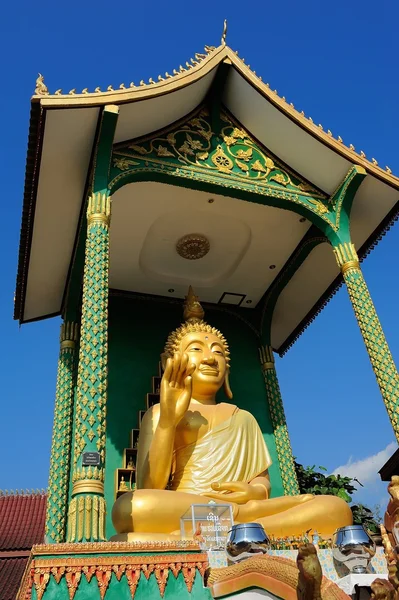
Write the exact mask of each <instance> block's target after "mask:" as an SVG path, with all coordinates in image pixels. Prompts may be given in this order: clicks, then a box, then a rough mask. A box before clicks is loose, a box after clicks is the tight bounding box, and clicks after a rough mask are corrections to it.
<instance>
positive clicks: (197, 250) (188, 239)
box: [176, 233, 210, 260]
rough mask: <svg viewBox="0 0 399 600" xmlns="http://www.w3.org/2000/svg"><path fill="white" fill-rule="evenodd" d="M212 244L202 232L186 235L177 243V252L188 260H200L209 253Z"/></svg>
mask: <svg viewBox="0 0 399 600" xmlns="http://www.w3.org/2000/svg"><path fill="white" fill-rule="evenodd" d="M209 249H210V244H209V240H208V238H206V237H205V236H204V235H201V234H200V233H189V234H188V235H184V236H183V237H182V238H180V240H179V241H178V242H177V244H176V250H177V253H178V254H179V255H180V256H181V257H182V258H186V259H187V260H198V259H199V258H203V257H204V256H205V255H206V254H208V252H209Z"/></svg>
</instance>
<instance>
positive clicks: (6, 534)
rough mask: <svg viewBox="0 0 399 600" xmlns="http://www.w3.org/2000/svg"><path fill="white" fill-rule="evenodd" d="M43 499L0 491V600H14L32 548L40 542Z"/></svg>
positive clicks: (41, 495)
mask: <svg viewBox="0 0 399 600" xmlns="http://www.w3.org/2000/svg"><path fill="white" fill-rule="evenodd" d="M46 501H47V496H46V493H45V492H43V491H40V492H31V493H29V492H20V493H18V492H17V493H14V492H11V493H10V494H9V493H8V492H7V493H4V492H2V491H0V600H15V597H16V595H17V591H18V588H19V585H20V583H21V579H22V575H23V573H24V571H25V567H26V565H27V562H28V557H29V554H30V550H31V548H32V546H33V545H34V544H41V543H43V540H44V525H45V514H46Z"/></svg>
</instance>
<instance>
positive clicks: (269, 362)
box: [259, 346, 275, 371]
mask: <svg viewBox="0 0 399 600" xmlns="http://www.w3.org/2000/svg"><path fill="white" fill-rule="evenodd" d="M259 358H260V363H261V365H262V369H263V370H264V371H266V370H267V369H274V368H275V366H274V355H273V349H272V348H271V346H261V347H260V348H259Z"/></svg>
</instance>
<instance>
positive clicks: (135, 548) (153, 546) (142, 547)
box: [32, 496, 206, 566]
mask: <svg viewBox="0 0 399 600" xmlns="http://www.w3.org/2000/svg"><path fill="white" fill-rule="evenodd" d="M95 498H97V500H98V497H97V496H94V499H95ZM144 551H146V552H160V551H162V552H182V551H194V552H200V546H199V543H198V542H196V541H195V540H176V541H167V542H154V541H149V542H83V543H81V544H77V543H65V544H38V545H35V546H33V548H32V555H33V556H34V557H36V556H43V555H46V554H49V555H51V556H55V555H60V556H62V555H65V558H60V559H51V560H53V562H54V560H55V561H57V560H58V562H54V565H55V566H62V565H65V564H67V563H66V562H65V560H66V559H67V560H68V561H71V560H75V561H76V564H83V563H82V561H81V559H78V558H76V559H73V558H70V557H71V555H72V556H74V555H77V554H94V555H96V554H115V553H116V554H120V553H123V552H128V553H130V552H144ZM178 556H180V555H176V556H175V558H176V560H177V561H179V560H181V557H180V558H179V559H178V558H177V557H178ZM186 556H187V557H189V556H191V555H189V554H187V555H186ZM108 558H109V560H110V564H113V562H112V561H114V560H115V559H113V558H112V557H108ZM131 558H134V557H131ZM172 558H173V557H171V556H168V559H170V560H171V561H172V562H173V560H172ZM37 560H46V559H37ZM90 560H92V561H93V562H95V561H96V559H95V557H92V559H90ZM140 560H141V559H140ZM187 560H188V558H187ZM193 560H202V561H203V560H206V554H198V555H197V554H195V555H193ZM46 564H47V563H46ZM68 564H69V563H68ZM73 564H75V563H73ZM84 564H86V563H84ZM87 564H90V563H87Z"/></svg>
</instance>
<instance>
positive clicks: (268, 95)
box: [32, 45, 399, 190]
mask: <svg viewBox="0 0 399 600" xmlns="http://www.w3.org/2000/svg"><path fill="white" fill-rule="evenodd" d="M222 62H229V63H231V65H232V66H233V67H234V68H235V69H236V70H237V71H238V72H239V74H240V75H241V76H242V77H243V78H244V79H245V80H246V81H247V82H248V84H250V85H251V86H252V87H254V88H255V89H256V90H257V91H258V93H259V94H261V95H262V96H263V97H264V98H265V99H266V100H267V101H268V102H270V103H271V104H273V105H274V106H275V107H276V108H278V110H279V111H280V112H282V113H283V114H284V115H285V116H286V117H287V118H289V119H290V120H291V121H293V122H294V123H295V124H297V125H298V126H299V127H301V128H302V129H303V130H305V131H306V132H307V133H308V134H309V135H311V136H312V137H314V138H316V139H317V140H318V141H319V142H320V143H322V144H323V145H325V146H327V147H328V148H329V149H331V150H333V151H334V152H336V153H337V154H339V155H340V156H342V157H343V158H345V159H346V160H348V161H350V162H351V163H356V164H358V165H361V166H362V167H364V168H365V169H366V171H367V173H369V174H370V175H373V176H374V177H376V178H377V179H379V180H380V181H383V182H384V183H386V184H387V185H389V186H391V187H393V188H395V189H397V190H399V178H398V177H396V176H395V175H393V174H392V173H391V171H390V169H389V168H388V167H386V169H385V170H384V169H383V168H382V167H380V166H378V163H377V161H376V160H375V159H372V160H371V161H370V160H368V159H367V158H366V156H365V155H364V153H363V152H361V153H360V154H359V153H357V152H356V151H355V149H354V148H353V146H352V145H351V146H346V145H345V144H344V143H343V141H342V139H341V138H340V137H338V138H337V139H336V138H334V136H333V135H332V133H331V131H330V130H327V132H325V131H324V130H323V129H322V128H321V126H320V125H315V123H313V121H312V119H311V118H310V117H309V118H307V117H306V116H305V114H304V113H303V112H302V113H300V112H299V111H297V110H296V109H295V107H294V105H293V104H289V103H288V102H286V100H285V98H284V97H280V96H279V95H278V94H277V93H276V91H273V90H271V89H270V87H269V85H268V84H265V83H263V81H262V79H261V78H260V77H259V76H257V75H256V73H255V72H254V71H252V70H251V69H250V67H249V65H246V64H245V62H244V60H243V59H241V58H240V57H239V56H238V54H237V53H236V52H234V51H233V50H232V49H231V48H229V47H228V46H226V45H221V46H219V47H217V48H213V49H212V48H207V54H197V55H196V60H194V59H192V63H193V64H192V65H190V64H189V63H188V62H186V66H187V68H184V67H180V71H176V70H175V74H174V75H172V76H171V75H168V74H167V75H168V76H167V77H166V78H163V77H162V76H159V78H158V80H157V81H154V80H153V79H152V78H150V80H149V83H144V82H143V81H142V82H140V85H138V86H134V87H129V88H126V87H124V84H121V86H123V87H121V88H119V89H117V90H114V89H112V86H109V87H108V89H107V90H106V91H97V92H91V93H89V92H88V91H86V90H85V91H84V92H82V93H80V94H77V93H76V92H75V91H74V90H71V92H69V93H68V94H62V92H61V91H60V90H58V92H57V93H55V94H49V93H48V91H44V92H42V93H38V94H35V95H34V96H32V103H36V102H40V105H41V106H42V107H43V108H44V109H49V108H60V109H62V108H89V107H94V106H96V107H100V106H105V105H106V104H117V105H120V104H127V103H131V102H137V101H143V100H147V99H151V98H156V97H159V96H162V95H165V94H170V93H173V92H174V91H177V90H181V89H183V88H184V87H186V86H188V85H191V84H192V83H195V82H196V81H198V80H200V79H201V78H203V77H205V76H206V75H207V74H208V73H210V72H211V71H212V70H213V69H214V68H215V67H217V66H218V65H219V64H221V63H222ZM44 89H45V90H47V88H46V87H45V86H44ZM96 89H97V90H98V89H99V88H96ZM36 91H38V89H37V90H36ZM253 133H255V135H256V132H253Z"/></svg>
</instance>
